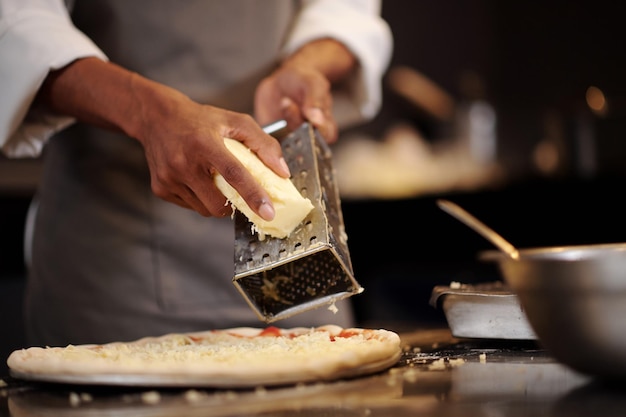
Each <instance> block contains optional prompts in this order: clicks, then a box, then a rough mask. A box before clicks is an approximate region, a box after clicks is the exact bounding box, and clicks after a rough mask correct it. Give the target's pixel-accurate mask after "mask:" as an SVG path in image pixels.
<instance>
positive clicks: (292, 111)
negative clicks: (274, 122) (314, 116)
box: [280, 97, 306, 131]
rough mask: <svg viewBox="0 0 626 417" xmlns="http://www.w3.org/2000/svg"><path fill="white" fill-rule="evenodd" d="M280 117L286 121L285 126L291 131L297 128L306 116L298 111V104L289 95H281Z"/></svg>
mask: <svg viewBox="0 0 626 417" xmlns="http://www.w3.org/2000/svg"><path fill="white" fill-rule="evenodd" d="M280 110H281V113H282V115H281V117H282V118H283V119H284V120H286V121H287V127H288V128H289V130H291V131H293V130H296V129H297V128H299V127H300V126H301V125H302V123H304V122H305V120H306V118H305V117H304V115H303V114H302V112H301V111H300V108H299V107H298V104H297V103H296V102H295V101H293V100H292V99H290V98H289V97H283V98H282V100H281V101H280Z"/></svg>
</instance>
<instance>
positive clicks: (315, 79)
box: [254, 39, 356, 143]
mask: <svg viewBox="0 0 626 417" xmlns="http://www.w3.org/2000/svg"><path fill="white" fill-rule="evenodd" d="M355 65H356V61H355V58H354V56H353V55H352V53H351V52H350V51H348V49H347V48H346V47H345V46H343V45H342V44H341V43H340V42H337V41H336V40H333V39H319V40H316V41H313V42H310V43H308V44H306V45H304V46H303V47H302V48H300V49H299V50H298V51H296V52H295V53H294V54H293V55H291V56H290V57H288V58H287V59H285V60H284V61H283V62H282V63H281V65H280V66H279V67H278V69H276V70H275V71H274V72H273V73H272V74H270V75H269V76H268V77H266V78H264V79H263V80H262V81H261V82H260V83H259V86H258V87H257V90H256V94H255V97H254V109H255V118H256V119H257V121H258V122H259V123H260V124H262V125H263V124H268V123H270V122H273V121H274V120H278V119H284V120H286V121H287V124H288V127H289V128H290V129H291V130H293V129H296V128H297V127H298V126H300V125H301V124H302V123H303V122H305V121H309V122H311V123H312V124H313V125H314V126H315V127H316V128H317V129H318V130H319V131H320V133H321V134H322V136H323V137H324V138H325V139H326V141H327V142H328V143H334V142H336V141H337V137H338V129H337V122H336V120H335V118H334V116H333V113H332V109H333V98H332V91H331V89H332V84H333V83H334V82H337V81H341V80H342V79H343V78H344V77H345V76H346V75H347V74H348V73H350V71H351V70H352V69H353V68H354V66H355Z"/></svg>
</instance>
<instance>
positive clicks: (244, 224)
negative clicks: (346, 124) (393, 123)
mask: <svg viewBox="0 0 626 417" xmlns="http://www.w3.org/2000/svg"><path fill="white" fill-rule="evenodd" d="M281 145H282V149H283V156H284V157H285V160H286V161H287V164H288V165H289V169H290V170H291V173H292V181H293V183H294V185H295V186H296V188H297V189H298V190H299V191H300V192H301V194H302V195H303V196H304V197H307V198H309V199H310V200H311V202H312V203H313V206H314V207H313V210H311V212H310V213H309V214H308V215H307V217H306V218H305V219H304V221H303V222H302V223H301V224H300V225H299V226H298V227H297V228H296V229H295V230H294V231H293V232H292V233H291V234H290V235H289V236H288V237H286V238H284V239H277V238H274V237H271V236H265V237H264V238H259V235H258V234H256V233H253V228H252V224H251V223H250V222H249V221H248V219H247V218H246V217H245V215H243V214H242V213H241V212H239V211H236V213H235V276H234V278H233V284H234V285H235V287H236V288H237V289H238V290H239V292H240V293H241V294H242V295H243V296H244V298H245V299H246V301H247V302H248V304H249V305H250V307H252V309H253V310H254V312H255V313H256V314H257V316H258V317H259V318H260V319H261V320H262V321H264V322H266V323H270V322H273V321H276V320H280V319H284V318H287V317H290V316H293V315H295V314H298V313H302V312H304V311H307V310H311V309H314V308H318V307H320V306H323V305H332V304H333V303H334V302H335V301H338V300H341V299H344V298H347V297H350V296H352V295H354V294H358V293H361V292H362V291H363V288H362V287H361V286H360V285H359V283H358V282H357V281H356V280H355V279H354V273H353V270H352V263H351V260H350V254H349V251H348V244H347V235H346V232H345V227H344V223H343V215H342V212H341V202H340V199H339V190H338V188H337V184H336V182H335V172H334V169H333V167H332V153H331V150H330V148H329V147H328V145H327V144H326V142H325V141H324V139H323V138H322V137H321V136H320V134H319V133H318V132H317V130H316V129H314V128H313V127H312V126H311V125H310V124H308V123H304V124H303V125H302V126H301V127H299V128H298V129H297V130H295V131H294V132H292V133H291V134H289V135H287V136H286V137H285V138H284V139H283V140H282V141H281Z"/></svg>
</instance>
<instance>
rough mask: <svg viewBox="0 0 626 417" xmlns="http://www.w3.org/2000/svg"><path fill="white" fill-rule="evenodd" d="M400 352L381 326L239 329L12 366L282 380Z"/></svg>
mask: <svg viewBox="0 0 626 417" xmlns="http://www.w3.org/2000/svg"><path fill="white" fill-rule="evenodd" d="M400 351H401V349H400V339H399V336H398V335H397V334H395V333H393V332H390V331H387V330H382V329H380V330H369V329H342V328H340V327H337V326H323V327H319V328H312V329H305V328H295V329H278V328H276V327H268V328H266V329H253V328H237V329H230V330H214V331H207V332H200V333H188V334H169V335H165V336H161V337H151V338H144V339H139V340H137V341H133V342H127V343H123V342H116V343H108V344H103V345H78V346H74V345H68V346H65V347H47V348H40V347H31V348H28V349H22V350H18V351H15V352H13V353H12V354H11V356H10V357H9V360H8V364H9V367H10V368H11V369H12V370H15V371H17V372H18V373H19V372H21V373H31V374H32V373H35V374H41V373H44V374H45V373H51V374H55V373H57V374H58V373H65V374H76V373H78V374H80V373H87V374H119V375H125V374H135V375H137V374H142V375H145V374H157V375H168V374H176V375H210V376H211V377H220V376H224V377H230V378H232V377H233V376H234V377H237V378H238V377H241V378H246V377H248V378H252V379H254V380H256V381H258V380H262V379H263V376H264V375H268V374H270V375H271V376H272V378H273V379H275V378H276V377H277V376H278V379H280V376H281V375H282V376H285V378H287V376H288V375H295V374H298V373H299V374H300V375H305V376H307V378H301V379H305V380H306V379H310V378H314V377H328V376H330V375H332V374H333V373H336V372H338V371H341V370H345V369H349V368H354V367H359V366H364V365H368V364H370V363H376V362H380V361H386V360H389V359H391V360H393V358H394V357H395V358H396V359H398V357H399V352H400ZM390 363H392V362H390ZM272 378H270V379H272Z"/></svg>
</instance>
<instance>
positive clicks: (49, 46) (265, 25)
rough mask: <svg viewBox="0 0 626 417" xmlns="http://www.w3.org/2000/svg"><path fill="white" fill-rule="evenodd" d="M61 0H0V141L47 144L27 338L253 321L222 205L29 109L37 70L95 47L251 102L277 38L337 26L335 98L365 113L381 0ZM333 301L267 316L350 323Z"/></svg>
mask: <svg viewBox="0 0 626 417" xmlns="http://www.w3.org/2000/svg"><path fill="white" fill-rule="evenodd" d="M71 6H72V8H71V15H70V14H68V12H67V9H65V5H64V4H63V2H62V1H60V0H0V91H2V94H0V109H1V111H0V119H1V120H0V133H1V134H2V138H1V139H0V143H1V144H2V147H3V150H4V151H5V152H7V154H8V155H10V156H13V157H19V156H21V157H25V156H36V155H39V154H40V153H41V152H42V149H43V156H44V157H43V173H42V177H41V182H40V185H39V189H38V191H37V202H38V209H37V211H36V217H35V218H34V221H33V224H34V227H33V237H32V244H31V257H32V258H31V264H30V266H29V275H28V280H27V286H26V299H25V321H26V333H27V334H26V336H27V341H28V343H29V344H30V345H65V344H68V343H74V344H77V343H102V342H107V341H112V340H131V339H136V338H139V337H143V336H149V335H158V334H163V333H168V332H182V331H197V330H206V329H210V328H218V327H222V328H223V327H237V326H246V325H258V324H259V323H260V322H259V320H258V318H256V316H255V314H254V312H253V311H252V309H251V308H250V307H249V306H248V305H247V303H246V302H245V300H244V299H243V297H242V296H241V295H240V294H239V293H238V292H237V291H236V289H235V288H234V286H233V285H232V283H231V279H232V276H233V272H234V254H233V252H234V250H233V248H234V228H233V224H232V220H231V219H230V218H213V217H211V218H206V217H202V216H200V215H199V214H197V213H196V212H194V211H191V210H187V209H184V208H181V207H179V206H176V205H174V204H171V203H168V202H166V201H164V200H161V199H159V198H157V197H156V196H154V194H153V193H152V192H151V188H150V175H149V170H148V167H147V163H146V161H145V156H144V154H143V149H142V147H141V145H140V144H139V142H137V141H136V140H134V139H131V138H128V137H126V136H125V135H122V134H119V133H115V132H111V131H107V130H103V129H99V128H97V127H94V126H89V125H86V124H82V123H75V122H74V120H72V119H69V118H65V117H61V116H59V115H54V114H51V113H46V112H45V111H42V110H41V109H35V108H33V106H31V103H32V101H33V97H34V95H35V93H36V91H37V88H38V87H39V86H40V85H41V83H42V81H43V80H44V78H45V76H46V74H47V73H48V71H49V70H50V69H55V68H61V67H63V66H64V65H66V64H67V63H69V62H71V61H72V60H74V59H76V58H79V57H84V56H97V57H100V58H101V59H110V60H112V61H114V62H116V63H118V64H120V65H122V66H124V67H126V68H129V69H130V70H133V71H136V72H138V73H141V74H143V75H144V76H146V77H148V78H150V79H153V80H155V81H157V82H162V83H164V84H167V85H170V86H171V87H173V88H176V89H178V90H180V91H182V92H183V93H184V94H187V95H188V96H190V97H191V98H192V99H194V100H196V101H198V102H206V103H209V104H213V105H216V106H219V107H223V108H228V109H231V110H235V111H240V112H248V113H251V112H252V110H253V92H254V87H255V86H256V85H257V84H258V81H260V80H261V79H262V78H263V77H264V76H265V75H267V74H268V73H269V71H271V69H272V68H274V66H275V64H276V59H277V57H278V56H280V54H281V53H282V54H288V53H290V52H291V51H293V50H295V49H296V48H298V47H299V46H300V45H302V44H303V43H305V42H306V41H308V40H311V39H315V38H319V37H327V36H334V37H337V38H339V39H341V40H342V41H343V42H345V43H346V44H347V45H348V47H349V48H351V50H352V51H354V53H355V54H356V55H357V57H358V59H359V62H360V70H359V71H358V72H357V74H356V75H355V77H354V79H353V80H352V82H351V83H348V84H347V87H348V88H347V90H346V91H345V93H346V95H344V96H343V98H344V99H347V98H349V99H350V100H347V101H345V102H347V103H350V104H351V106H348V105H345V106H344V108H345V109H348V108H350V107H352V108H353V109H355V111H353V112H352V116H354V115H358V116H359V117H360V118H362V119H363V118H367V117H371V116H373V115H374V113H375V112H376V110H377V109H378V107H379V105H380V77H381V76H382V73H383V71H384V68H385V66H386V65H387V62H388V60H389V55H390V47H391V38H390V33H389V29H388V28H387V26H386V24H385V23H384V22H383V21H382V20H380V18H379V17H378V15H377V13H378V12H379V2H376V1H356V0H351V1H348V0H345V1H339V0H319V1H302V2H300V1H295V0H263V1H258V0H224V1H208V0H184V1H181V0H131V1H129V0H74V1H72V5H71ZM70 16H71V20H70ZM294 18H295V22H296V24H295V25H293V24H292V23H293V21H294ZM163 25H166V26H163ZM79 29H80V30H79ZM209 29H210V30H212V31H217V32H211V34H210V35H209V34H207V31H208V30H209ZM215 33H218V34H221V36H216V35H215ZM259 33H261V34H262V37H260V36H261V35H259ZM338 101H339V102H341V101H342V100H338ZM336 110H337V109H336ZM344 120H345V119H344ZM44 144H45V147H44ZM337 307H338V308H339V312H338V313H337V314H333V313H332V312H330V311H329V310H327V309H324V308H322V309H317V310H315V311H310V312H306V313H303V314H299V315H297V316H294V317H291V318H289V319H286V320H285V321H281V322H279V323H280V324H281V325H283V326H290V325H294V326H296V325H297V326H300V325H305V326H311V325H321V324H328V323H335V324H338V325H344V326H346V325H348V326H349V325H351V324H353V318H352V316H351V310H350V309H349V304H348V303H347V302H345V303H343V302H342V303H337Z"/></svg>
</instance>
